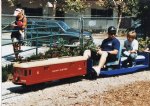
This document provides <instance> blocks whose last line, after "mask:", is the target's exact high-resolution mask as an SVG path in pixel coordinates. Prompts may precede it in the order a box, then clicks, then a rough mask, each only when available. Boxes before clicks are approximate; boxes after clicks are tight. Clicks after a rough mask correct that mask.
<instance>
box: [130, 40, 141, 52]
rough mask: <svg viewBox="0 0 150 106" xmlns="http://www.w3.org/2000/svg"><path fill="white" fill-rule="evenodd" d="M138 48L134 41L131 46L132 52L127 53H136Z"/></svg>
mask: <svg viewBox="0 0 150 106" xmlns="http://www.w3.org/2000/svg"><path fill="white" fill-rule="evenodd" d="M138 46H139V43H138V41H135V42H134V44H133V47H132V48H133V49H132V50H129V53H137V51H138Z"/></svg>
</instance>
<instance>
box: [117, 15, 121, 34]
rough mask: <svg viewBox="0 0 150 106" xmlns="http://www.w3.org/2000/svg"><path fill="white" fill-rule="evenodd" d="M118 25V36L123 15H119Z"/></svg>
mask: <svg viewBox="0 0 150 106" xmlns="http://www.w3.org/2000/svg"><path fill="white" fill-rule="evenodd" d="M118 18H119V19H118V24H117V32H116V35H117V36H118V32H119V27H120V24H121V20H122V13H121V14H119V17H118Z"/></svg>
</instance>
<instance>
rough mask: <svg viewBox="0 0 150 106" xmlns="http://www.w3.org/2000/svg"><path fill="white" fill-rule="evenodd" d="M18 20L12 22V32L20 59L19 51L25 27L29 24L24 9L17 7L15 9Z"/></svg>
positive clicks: (14, 46) (15, 48) (16, 52)
mask: <svg viewBox="0 0 150 106" xmlns="http://www.w3.org/2000/svg"><path fill="white" fill-rule="evenodd" d="M14 16H16V21H15V22H14V23H13V24H12V27H13V30H14V31H13V32H12V33H11V39H12V42H13V49H14V53H15V57H16V59H19V56H18V54H19V52H21V45H22V40H23V39H24V36H25V28H26V26H27V18H26V17H25V15H24V10H23V9H20V8H17V9H16V10H15V11H14Z"/></svg>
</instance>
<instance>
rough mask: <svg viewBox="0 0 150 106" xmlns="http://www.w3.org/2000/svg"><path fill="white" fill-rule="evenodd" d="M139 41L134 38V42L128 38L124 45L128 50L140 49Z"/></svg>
mask: <svg viewBox="0 0 150 106" xmlns="http://www.w3.org/2000/svg"><path fill="white" fill-rule="evenodd" d="M138 45H139V43H138V41H137V40H136V39H134V40H133V41H132V42H129V41H128V40H126V41H125V42H124V47H125V48H126V50H127V51H128V50H138Z"/></svg>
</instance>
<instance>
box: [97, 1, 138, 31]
mask: <svg viewBox="0 0 150 106" xmlns="http://www.w3.org/2000/svg"><path fill="white" fill-rule="evenodd" d="M138 2H139V0H99V1H98V2H97V4H98V5H99V6H102V7H104V8H108V9H114V10H116V11H117V12H118V25H117V33H118V30H119V27H120V23H121V19H122V15H123V13H126V14H128V15H133V14H136V13H137V11H136V10H137V8H138V6H137V5H138Z"/></svg>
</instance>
